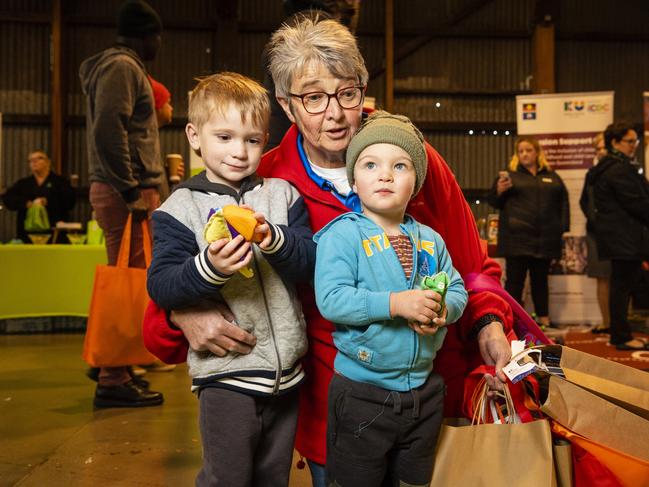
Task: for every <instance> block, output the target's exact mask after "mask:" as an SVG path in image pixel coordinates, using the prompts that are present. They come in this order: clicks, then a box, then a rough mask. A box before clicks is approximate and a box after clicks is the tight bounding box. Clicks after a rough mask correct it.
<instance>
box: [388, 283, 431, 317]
mask: <svg viewBox="0 0 649 487" xmlns="http://www.w3.org/2000/svg"><path fill="white" fill-rule="evenodd" d="M441 299H442V297H441V296H440V295H439V294H438V293H436V292H435V291H429V290H426V291H423V290H421V289H412V290H410V291H402V292H399V293H392V294H390V315H391V316H392V317H395V316H401V317H402V318H405V319H407V320H409V321H417V322H419V323H423V324H424V325H427V324H429V323H431V322H432V321H433V320H434V319H435V318H437V313H438V312H439V311H440V309H441V307H442V306H441V304H439V302H440V301H441Z"/></svg>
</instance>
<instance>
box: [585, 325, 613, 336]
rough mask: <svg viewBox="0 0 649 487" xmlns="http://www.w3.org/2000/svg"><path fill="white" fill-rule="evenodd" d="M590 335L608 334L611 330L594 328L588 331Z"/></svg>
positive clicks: (601, 327)
mask: <svg viewBox="0 0 649 487" xmlns="http://www.w3.org/2000/svg"><path fill="white" fill-rule="evenodd" d="M590 332H591V333H593V334H595V335H600V334H602V333H610V332H611V329H610V328H604V327H603V326H596V327H595V328H593V329H592V330H590Z"/></svg>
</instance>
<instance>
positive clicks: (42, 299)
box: [0, 245, 106, 319]
mask: <svg viewBox="0 0 649 487" xmlns="http://www.w3.org/2000/svg"><path fill="white" fill-rule="evenodd" d="M105 263H106V248H105V247H104V246H103V245H0V319H8V318H23V317H32V316H88V306H89V305H90V297H91V295H92V284H93V280H94V276H95V266H97V265H98V264H105Z"/></svg>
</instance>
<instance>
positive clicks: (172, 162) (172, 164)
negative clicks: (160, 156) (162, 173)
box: [167, 154, 183, 183]
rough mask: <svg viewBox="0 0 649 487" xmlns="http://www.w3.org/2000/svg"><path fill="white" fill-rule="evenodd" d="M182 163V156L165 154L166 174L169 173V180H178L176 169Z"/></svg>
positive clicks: (174, 181) (176, 181)
mask: <svg viewBox="0 0 649 487" xmlns="http://www.w3.org/2000/svg"><path fill="white" fill-rule="evenodd" d="M182 163H183V156H181V155H180V154H167V174H168V175H169V181H171V182H172V183H178V182H180V175H179V174H178V169H179V168H180V165H181V164H182Z"/></svg>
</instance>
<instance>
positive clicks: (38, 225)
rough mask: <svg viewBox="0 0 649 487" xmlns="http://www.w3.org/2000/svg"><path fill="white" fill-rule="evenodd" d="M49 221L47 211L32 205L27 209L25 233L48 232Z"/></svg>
mask: <svg viewBox="0 0 649 487" xmlns="http://www.w3.org/2000/svg"><path fill="white" fill-rule="evenodd" d="M50 230H51V228H50V219H49V218H48V216H47V210H46V209H45V207H44V206H42V205H32V206H30V207H29V208H27V215H26V216H25V231H26V232H28V233H29V232H33V233H38V232H49V231H50Z"/></svg>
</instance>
